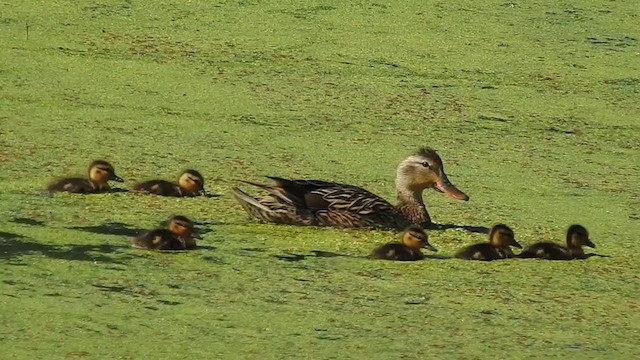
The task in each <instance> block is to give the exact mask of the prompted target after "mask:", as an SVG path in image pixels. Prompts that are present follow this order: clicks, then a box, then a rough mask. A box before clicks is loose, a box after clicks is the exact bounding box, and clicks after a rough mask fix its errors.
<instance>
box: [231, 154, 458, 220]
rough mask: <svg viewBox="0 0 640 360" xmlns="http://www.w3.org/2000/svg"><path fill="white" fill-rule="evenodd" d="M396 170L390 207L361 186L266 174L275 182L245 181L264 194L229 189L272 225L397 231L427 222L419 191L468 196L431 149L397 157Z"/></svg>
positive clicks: (250, 212) (258, 216) (456, 196)
mask: <svg viewBox="0 0 640 360" xmlns="http://www.w3.org/2000/svg"><path fill="white" fill-rule="evenodd" d="M396 174H397V175H396V194H397V198H398V204H397V205H396V206H393V205H391V204H390V203H389V202H388V201H386V200H384V199H382V198H381V197H379V196H377V195H375V194H373V193H371V192H369V191H367V190H365V189H363V188H361V187H358V186H353V185H346V184H340V183H333V182H327V181H320V180H287V179H282V178H278V177H268V178H270V179H272V180H274V181H275V183H276V184H275V185H264V184H258V183H253V182H247V181H245V182H246V183H248V184H251V185H255V186H258V187H260V188H262V189H265V190H267V191H268V192H269V195H267V196H265V197H263V198H262V199H260V200H258V199H255V198H253V197H251V196H249V195H247V194H246V193H244V192H243V191H241V190H240V189H238V188H234V189H233V190H234V195H235V197H236V199H237V200H238V201H239V202H240V205H242V207H243V208H244V209H245V210H246V211H247V213H249V215H252V216H253V217H256V218H257V219H260V220H263V221H267V222H274V223H278V224H290V225H312V226H333V227H342V228H392V229H403V228H405V227H407V226H408V225H411V224H419V225H421V226H423V227H425V228H426V227H428V226H429V225H430V224H431V218H430V216H429V213H428V212H427V209H426V207H425V205H424V202H423V200H422V192H423V190H425V189H428V188H434V189H435V190H437V191H440V192H444V193H446V194H448V195H449V196H451V197H453V198H454V199H459V200H468V199H469V197H468V196H467V195H465V194H464V193H463V192H461V191H460V190H458V189H457V188H456V187H455V186H453V185H452V184H451V183H450V182H449V179H448V178H447V175H446V174H445V172H444V168H443V166H442V160H441V159H440V157H439V156H438V154H437V153H436V152H435V151H434V150H432V149H429V148H422V149H420V150H419V151H418V152H417V153H416V154H414V155H411V156H409V157H408V158H406V159H405V160H403V161H402V162H401V163H400V165H399V166H398V169H397V173H396Z"/></svg>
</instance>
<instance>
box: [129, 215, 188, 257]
mask: <svg viewBox="0 0 640 360" xmlns="http://www.w3.org/2000/svg"><path fill="white" fill-rule="evenodd" d="M195 239H201V237H200V235H199V234H198V233H197V232H196V230H195V229H194V227H193V222H191V220H189V219H187V218H186V217H184V216H182V215H176V216H173V217H171V219H169V226H168V228H167V229H155V230H151V231H149V232H148V233H146V234H143V235H141V236H138V237H136V238H134V239H133V242H132V244H131V246H132V247H134V248H136V249H147V250H192V249H195V247H196V240H195Z"/></svg>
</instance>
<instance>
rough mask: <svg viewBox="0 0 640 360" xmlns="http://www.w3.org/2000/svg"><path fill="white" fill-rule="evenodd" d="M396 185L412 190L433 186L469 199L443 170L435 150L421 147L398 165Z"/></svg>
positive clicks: (452, 194)
mask: <svg viewBox="0 0 640 360" xmlns="http://www.w3.org/2000/svg"><path fill="white" fill-rule="evenodd" d="M396 186H397V187H398V188H405V189H408V190H410V191H412V192H421V191H422V190H424V189H428V188H434V189H435V190H436V191H439V192H443V193H445V194H447V195H449V196H451V197H452V198H454V199H458V200H469V196H467V195H466V194H465V193H463V192H462V191H460V190H459V189H458V188H456V187H455V186H454V185H453V184H451V182H450V181H449V178H447V174H446V173H445V172H444V166H443V164H442V159H441V158H440V156H439V155H438V154H437V153H436V151H435V150H433V149H431V148H428V147H423V148H420V149H418V151H417V152H416V153H415V154H413V155H411V156H409V157H407V158H406V159H404V160H403V161H402V162H401V163H400V165H399V166H398V170H397V174H396Z"/></svg>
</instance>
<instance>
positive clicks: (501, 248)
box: [455, 224, 522, 261]
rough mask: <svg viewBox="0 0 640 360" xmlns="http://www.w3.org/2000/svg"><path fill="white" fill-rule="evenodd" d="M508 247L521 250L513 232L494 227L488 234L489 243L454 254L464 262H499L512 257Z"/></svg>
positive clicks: (506, 228) (500, 226)
mask: <svg viewBox="0 0 640 360" xmlns="http://www.w3.org/2000/svg"><path fill="white" fill-rule="evenodd" d="M510 246H515V247H517V248H520V249H522V246H521V245H520V244H518V242H517V241H516V239H515V237H514V235H513V230H511V228H509V227H508V226H507V225H503V224H499V225H496V226H494V227H493V228H492V229H491V232H490V233H489V242H486V243H480V244H475V245H470V246H467V247H465V248H463V249H461V250H460V251H458V252H457V253H456V255H455V256H456V257H457V258H460V259H465V260H483V261H491V260H499V259H507V258H512V257H514V255H513V251H511V248H510Z"/></svg>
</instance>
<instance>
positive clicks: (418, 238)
mask: <svg viewBox="0 0 640 360" xmlns="http://www.w3.org/2000/svg"><path fill="white" fill-rule="evenodd" d="M421 248H424V249H428V250H431V251H438V249H436V248H434V247H433V246H431V244H429V238H428V236H427V233H425V232H424V230H423V229H422V226H420V225H411V226H409V227H408V228H407V229H405V231H404V232H403V234H402V242H401V243H389V244H385V245H382V246H380V247H378V248H376V249H374V250H373V252H372V253H371V255H370V256H369V258H371V259H383V260H396V261H415V260H422V259H424V255H423V254H422V251H420V249H421Z"/></svg>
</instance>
